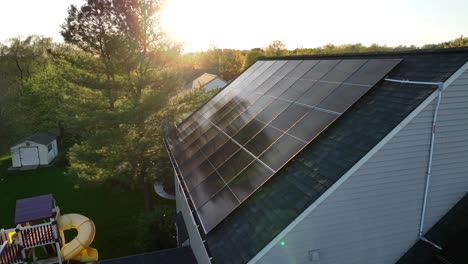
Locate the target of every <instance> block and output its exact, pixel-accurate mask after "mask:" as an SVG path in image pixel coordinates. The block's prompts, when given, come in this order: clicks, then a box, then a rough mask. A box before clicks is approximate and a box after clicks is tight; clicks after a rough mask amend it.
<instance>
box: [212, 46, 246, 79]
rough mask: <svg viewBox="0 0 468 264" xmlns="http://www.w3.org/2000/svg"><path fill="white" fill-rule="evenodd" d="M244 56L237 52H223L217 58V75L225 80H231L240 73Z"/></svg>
mask: <svg viewBox="0 0 468 264" xmlns="http://www.w3.org/2000/svg"><path fill="white" fill-rule="evenodd" d="M243 64H244V56H243V55H242V53H241V52H240V51H238V50H225V51H224V52H223V54H222V55H221V56H220V57H219V62H218V65H219V66H218V71H219V75H220V76H221V77H222V78H223V79H225V80H228V81H230V80H232V79H234V78H235V77H236V76H237V75H239V74H240V73H241V71H242V66H243Z"/></svg>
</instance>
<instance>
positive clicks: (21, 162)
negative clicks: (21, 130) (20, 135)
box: [10, 133, 58, 168]
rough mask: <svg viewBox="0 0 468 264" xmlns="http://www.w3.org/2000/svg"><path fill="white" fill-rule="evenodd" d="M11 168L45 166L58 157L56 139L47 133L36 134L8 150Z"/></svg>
mask: <svg viewBox="0 0 468 264" xmlns="http://www.w3.org/2000/svg"><path fill="white" fill-rule="evenodd" d="M10 151H11V160H12V163H13V168H20V167H23V166H45V165H49V164H51V163H52V161H53V160H54V159H55V158H56V157H57V155H58V148H57V137H56V136H54V135H52V134H49V133H37V134H34V135H32V136H30V137H27V138H25V139H23V140H22V141H20V142H18V144H16V145H15V146H13V147H11V148H10Z"/></svg>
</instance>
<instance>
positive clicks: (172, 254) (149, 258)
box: [99, 247, 197, 264]
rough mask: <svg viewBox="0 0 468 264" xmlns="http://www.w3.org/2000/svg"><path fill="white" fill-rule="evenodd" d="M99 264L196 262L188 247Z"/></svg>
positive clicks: (192, 263)
mask: <svg viewBox="0 0 468 264" xmlns="http://www.w3.org/2000/svg"><path fill="white" fill-rule="evenodd" d="M99 263H100V264H153V263H158V264H174V263H184V264H196V263H197V261H196V259H195V256H194V255H193V252H192V249H191V248H190V247H183V248H173V249H165V250H159V251H154V252H149V253H143V254H139V255H134V256H127V257H122V258H116V259H109V260H103V261H99Z"/></svg>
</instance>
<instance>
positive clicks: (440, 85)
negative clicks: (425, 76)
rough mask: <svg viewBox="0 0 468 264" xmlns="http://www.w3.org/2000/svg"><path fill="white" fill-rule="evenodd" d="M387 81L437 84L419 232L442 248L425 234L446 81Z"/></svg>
mask: <svg viewBox="0 0 468 264" xmlns="http://www.w3.org/2000/svg"><path fill="white" fill-rule="evenodd" d="M384 80H385V81H389V82H395V83H408V84H418V85H437V90H438V95H437V105H436V108H435V109H434V116H433V118H432V127H431V130H432V131H431V143H430V146H429V160H428V162H427V172H426V184H425V186H424V197H423V204H422V210H421V219H420V222H419V234H418V238H419V239H420V240H421V241H424V242H427V243H429V244H430V245H432V246H433V247H435V248H437V249H438V250H442V247H440V246H439V245H437V244H435V243H434V242H432V241H430V240H429V239H427V238H426V237H425V236H424V234H423V231H424V218H425V217H426V207H427V196H428V193H429V184H430V181H431V174H432V160H433V157H434V145H435V136H436V124H437V116H438V114H439V108H440V102H441V101H442V93H443V91H444V83H442V82H437V83H436V82H416V81H408V80H396V79H389V78H386V79H384Z"/></svg>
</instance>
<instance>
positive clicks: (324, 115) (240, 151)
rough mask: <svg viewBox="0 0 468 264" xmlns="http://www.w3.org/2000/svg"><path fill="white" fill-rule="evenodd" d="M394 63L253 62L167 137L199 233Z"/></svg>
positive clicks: (267, 176) (293, 152) (213, 224)
mask: <svg viewBox="0 0 468 264" xmlns="http://www.w3.org/2000/svg"><path fill="white" fill-rule="evenodd" d="M400 61H401V60H400V59H345V60H289V61H286V60H278V61H258V62H256V63H255V64H254V65H252V66H251V67H250V68H249V69H247V70H246V71H245V72H244V73H242V74H241V75H240V76H239V77H238V78H236V79H235V80H234V81H233V82H232V83H230V84H229V85H228V86H227V87H226V88H225V89H223V90H222V91H221V92H220V93H219V94H218V95H216V96H215V97H214V98H212V99H211V100H210V101H209V102H208V103H207V104H205V105H204V106H202V107H201V108H200V109H198V110H197V111H196V112H195V113H194V114H192V115H191V116H190V117H189V118H187V119H186V120H184V122H183V123H181V124H180V126H179V127H178V128H176V129H174V130H172V132H171V133H170V135H169V137H168V141H169V145H170V149H171V151H172V153H173V155H174V157H175V159H176V162H177V165H178V167H179V170H180V173H181V175H182V178H183V183H182V184H185V187H186V188H187V190H188V191H189V194H190V198H191V199H192V201H193V203H194V205H195V208H196V211H197V214H198V216H199V218H200V220H201V223H202V226H203V229H204V231H205V232H206V233H208V232H209V231H210V230H212V229H213V228H214V227H215V226H216V225H218V224H219V223H220V222H221V221H222V220H223V219H224V218H225V217H226V216H227V215H229V214H230V213H231V212H232V211H233V210H234V209H235V208H236V207H238V206H239V205H240V204H241V203H242V202H243V201H245V200H246V199H247V198H248V197H249V196H250V195H252V194H253V193H254V192H255V191H256V190H257V189H258V188H260V187H261V186H262V185H263V184H264V183H265V182H266V181H267V180H268V179H269V178H270V177H272V176H273V175H274V174H275V173H276V172H277V171H278V170H280V169H281V167H283V166H284V165H285V164H286V163H287V162H288V161H289V160H291V159H292V158H293V157H294V156H295V155H296V154H297V153H298V152H300V151H301V150H302V149H303V148H304V147H305V146H306V145H307V144H309V143H310V142H311V141H313V140H314V138H316V137H317V136H318V135H319V134H320V133H321V132H322V131H323V130H324V129H326V128H327V127H328V126H329V125H330V124H331V123H333V121H334V120H336V119H337V118H338V117H339V116H340V115H341V114H342V113H344V112H345V111H346V110H347V109H348V108H349V107H350V106H351V105H352V104H354V103H355V102H356V101H357V100H358V99H359V98H361V97H362V96H363V95H364V94H365V93H366V92H367V91H369V89H370V88H372V86H374V85H375V84H376V83H377V82H378V81H380V80H381V79H382V78H383V77H385V75H387V74H388V72H389V71H390V70H392V69H393V68H394V67H395V66H396V65H397V64H398V63H399V62H400Z"/></svg>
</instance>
